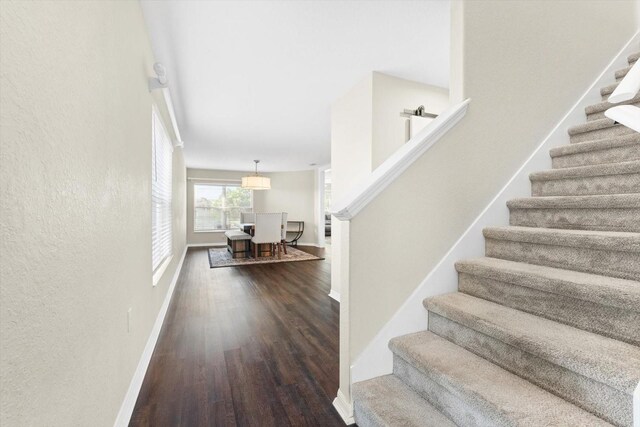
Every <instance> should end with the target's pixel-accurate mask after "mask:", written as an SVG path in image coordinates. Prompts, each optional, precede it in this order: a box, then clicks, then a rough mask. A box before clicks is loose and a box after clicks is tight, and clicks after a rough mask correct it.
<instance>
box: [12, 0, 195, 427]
mask: <svg viewBox="0 0 640 427" xmlns="http://www.w3.org/2000/svg"><path fill="white" fill-rule="evenodd" d="M0 52H2V55H1V56H0V66H1V70H2V73H1V74H0V94H1V96H0V111H1V116H0V120H1V127H0V129H1V130H0V132H1V134H0V142H1V150H0V166H1V167H0V186H1V187H0V188H1V195H2V200H1V215H0V217H1V219H0V230H1V233H2V239H0V260H1V261H0V262H1V264H2V269H1V272H0V300H1V301H2V303H1V304H0V318H1V322H0V324H1V325H0V341H1V347H2V351H0V378H1V379H0V389H1V390H2V392H1V398H0V399H1V409H0V414H1V415H0V424H1V425H5V426H22V425H25V426H26V425H48V426H69V425H111V424H113V422H114V420H115V418H116V415H117V413H118V410H119V408H120V405H121V403H122V400H123V398H124V396H125V393H126V391H127V388H128V386H129V382H130V381H131V378H132V375H133V372H134V370H135V368H136V366H137V364H138V361H139V359H140V356H141V353H142V350H143V348H144V346H145V344H146V341H147V338H148V337H149V333H150V330H151V327H152V325H153V323H154V321H155V319H156V316H157V314H158V311H159V308H160V306H161V304H162V302H163V300H164V299H165V296H166V293H167V290H168V287H169V282H170V280H171V278H172V276H173V275H174V272H175V270H176V268H177V264H178V262H179V260H180V258H181V255H182V253H183V250H184V247H185V187H186V185H185V169H184V161H183V157H182V152H181V149H176V150H175V151H174V159H173V167H174V172H173V202H174V203H173V213H174V222H173V231H174V236H173V242H174V247H173V254H174V257H173V260H172V262H171V264H170V265H169V267H168V269H167V270H166V272H165V274H164V276H163V277H162V278H161V280H160V282H159V283H158V285H157V286H156V287H153V286H152V274H151V273H152V272H151V108H152V103H153V102H154V97H152V96H151V95H150V94H149V92H148V90H147V77H148V76H152V75H153V72H152V65H153V62H154V60H153V56H152V53H151V49H150V46H149V41H148V38H147V34H146V31H145V28H144V24H143V19H142V14H141V11H140V5H139V4H138V3H137V2H119V1H101V2H75V1H72V2H66V1H57V2H21V1H16V2H12V1H3V2H2V4H1V5H0ZM155 101H157V99H155ZM163 107H164V106H163V105H159V108H160V109H161V111H164V108H163ZM169 128H170V127H169ZM129 308H131V310H132V311H131V330H130V332H127V311H128V309H129Z"/></svg>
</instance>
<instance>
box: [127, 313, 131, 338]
mask: <svg viewBox="0 0 640 427" xmlns="http://www.w3.org/2000/svg"><path fill="white" fill-rule="evenodd" d="M127 332H131V307H129V310H127Z"/></svg>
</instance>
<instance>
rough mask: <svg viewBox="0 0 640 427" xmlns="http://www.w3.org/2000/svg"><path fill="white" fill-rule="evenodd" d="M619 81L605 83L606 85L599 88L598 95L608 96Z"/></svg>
mask: <svg viewBox="0 0 640 427" xmlns="http://www.w3.org/2000/svg"><path fill="white" fill-rule="evenodd" d="M619 83H620V82H616V83H613V84H610V85H607V86H605V87H603V88H601V89H600V95H601V96H602V97H603V98H608V97H609V95H611V94H612V93H613V91H614V90H616V88H617V87H618V84H619Z"/></svg>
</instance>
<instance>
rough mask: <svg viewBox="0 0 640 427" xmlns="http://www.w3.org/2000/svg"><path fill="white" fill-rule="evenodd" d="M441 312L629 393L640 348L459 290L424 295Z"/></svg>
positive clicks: (639, 366) (637, 374)
mask: <svg viewBox="0 0 640 427" xmlns="http://www.w3.org/2000/svg"><path fill="white" fill-rule="evenodd" d="M424 305H425V307H426V308H427V309H428V310H429V311H431V312H434V313H436V314H438V315H440V316H442V317H445V318H447V319H450V320H452V321H454V322H456V323H459V324H462V325H464V326H466V327H469V328H471V329H473V330H475V331H477V332H480V333H482V334H485V335H489V336H491V337H493V338H495V339H498V340H500V341H502V342H504V343H506V344H509V345H512V346H514V347H517V348H519V349H521V350H523V351H525V352H527V353H530V354H533V355H535V356H537V357H540V358H542V359H544V360H547V361H549V362H552V363H554V364H556V365H559V366H562V367H564V368H566V369H568V370H570V371H573V372H576V373H578V374H581V375H583V376H585V377H587V378H591V379H593V380H595V381H598V382H600V383H603V384H606V385H608V386H610V387H612V388H614V389H617V390H619V391H621V392H624V393H626V394H629V395H632V394H633V391H634V389H635V387H636V386H637V384H638V381H640V348H638V347H636V346H633V345H630V344H626V343H623V342H621V341H617V340H614V339H611V338H607V337H603V336H601V335H597V334H594V333H591V332H586V331H583V330H580V329H577V328H574V327H571V326H567V325H564V324H561V323H558V322H554V321H551V320H547V319H544V318H541V317H539V316H535V315H532V314H528V313H525V312H522V311H519V310H514V309H512V308H508V307H505V306H502V305H500V304H495V303H493V302H490V301H486V300H483V299H480V298H475V297H473V296H470V295H466V294H463V293H460V292H456V293H452V294H446V295H440V296H437V297H433V298H428V299H426V300H425V301H424Z"/></svg>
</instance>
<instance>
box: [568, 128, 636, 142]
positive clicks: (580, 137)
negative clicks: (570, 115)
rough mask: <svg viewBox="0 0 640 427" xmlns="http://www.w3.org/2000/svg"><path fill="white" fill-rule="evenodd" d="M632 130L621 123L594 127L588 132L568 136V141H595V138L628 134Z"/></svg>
mask: <svg viewBox="0 0 640 427" xmlns="http://www.w3.org/2000/svg"><path fill="white" fill-rule="evenodd" d="M633 132H634V130H633V129H629V128H628V127H625V126H622V125H615V126H611V127H607V128H604V129H596V130H592V131H589V132H582V133H578V134H575V135H571V136H569V142H570V143H572V144H575V143H577V142H586V141H595V140H597V139H605V138H611V137H615V136H620V135H629V134H632V133H633Z"/></svg>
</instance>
